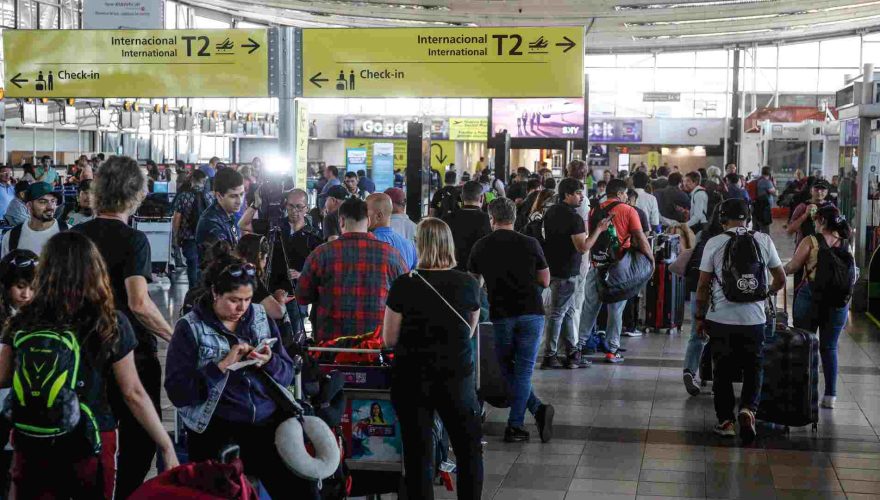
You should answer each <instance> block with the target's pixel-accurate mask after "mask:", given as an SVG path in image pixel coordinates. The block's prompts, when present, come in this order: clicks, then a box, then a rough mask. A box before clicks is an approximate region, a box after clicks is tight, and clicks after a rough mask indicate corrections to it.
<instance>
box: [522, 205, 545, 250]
mask: <svg viewBox="0 0 880 500" xmlns="http://www.w3.org/2000/svg"><path fill="white" fill-rule="evenodd" d="M528 220H529V221H528V222H527V223H526V225H525V226H523V228H522V234H524V235H526V236H531V237H532V238H535V239H536V240H538V243H540V244H541V248H543V247H544V243H545V242H546V241H547V240H546V239H545V238H544V211H539V212H535V213H533V214H531V215H530V216H529V219H528Z"/></svg>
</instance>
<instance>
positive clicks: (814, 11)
mask: <svg viewBox="0 0 880 500" xmlns="http://www.w3.org/2000/svg"><path fill="white" fill-rule="evenodd" d="M877 5H880V0H876V1H873V2H865V3H856V4H848V5H838V6H836V7H826V8H822V9H807V10H798V11H792V12H777V13H774V14H755V15H751V16H735V17H733V16H732V17H714V18H708V19H686V20H680V21H647V22H635V23H623V25H624V26H625V27H627V28H650V27H655V26H685V25H689V24H704V23H729V22H738V21H755V20H758V19H781V18H786V17H793V16H803V15H807V14H823V13H828V12H837V11H840V10H851V9H861V8H864V7H874V6H877Z"/></svg>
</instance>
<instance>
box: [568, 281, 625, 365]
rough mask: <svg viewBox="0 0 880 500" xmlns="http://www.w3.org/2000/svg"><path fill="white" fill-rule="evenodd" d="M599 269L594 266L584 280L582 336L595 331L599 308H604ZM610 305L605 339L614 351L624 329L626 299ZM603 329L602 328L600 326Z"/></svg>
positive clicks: (618, 344)
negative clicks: (600, 290)
mask: <svg viewBox="0 0 880 500" xmlns="http://www.w3.org/2000/svg"><path fill="white" fill-rule="evenodd" d="M598 285H599V271H598V270H597V269H596V268H595V267H593V268H591V269H590V271H589V272H588V273H587V279H586V281H585V282H584V307H583V309H582V310H581V324H580V331H579V332H578V334H579V336H580V337H581V338H587V337H589V335H590V332H591V331H593V326H594V325H595V324H596V318H598V317H599V309H601V308H602V302H601V301H600V300H599V288H598ZM606 305H607V306H608V325H607V326H606V327H605V341H606V342H607V343H608V347H609V348H610V349H611V351H612V352H616V351H617V348H619V347H620V332H621V330H622V329H623V308H624V307H626V301H625V300H621V301H620V302H614V303H612V304H606ZM600 330H601V328H600Z"/></svg>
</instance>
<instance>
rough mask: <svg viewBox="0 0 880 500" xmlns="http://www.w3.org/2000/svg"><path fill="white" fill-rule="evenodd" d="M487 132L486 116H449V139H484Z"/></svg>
mask: <svg viewBox="0 0 880 500" xmlns="http://www.w3.org/2000/svg"><path fill="white" fill-rule="evenodd" d="M488 134H489V119H488V118H450V119H449V139H450V140H453V141H485V140H486V137H487V136H488Z"/></svg>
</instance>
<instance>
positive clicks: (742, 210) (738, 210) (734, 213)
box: [718, 198, 751, 220]
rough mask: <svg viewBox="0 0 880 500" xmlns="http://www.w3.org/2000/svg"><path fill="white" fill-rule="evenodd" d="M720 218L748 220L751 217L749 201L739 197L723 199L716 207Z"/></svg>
mask: <svg viewBox="0 0 880 500" xmlns="http://www.w3.org/2000/svg"><path fill="white" fill-rule="evenodd" d="M718 215H719V216H720V217H721V219H722V220H748V219H749V217H751V211H750V210H749V203H748V202H747V201H746V200H742V199H739V198H731V199H729V200H725V201H724V203H722V204H721V206H720V207H719V208H718Z"/></svg>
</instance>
